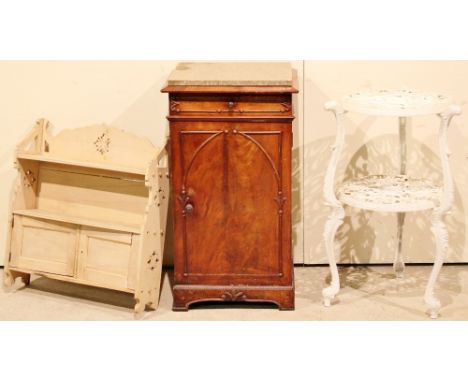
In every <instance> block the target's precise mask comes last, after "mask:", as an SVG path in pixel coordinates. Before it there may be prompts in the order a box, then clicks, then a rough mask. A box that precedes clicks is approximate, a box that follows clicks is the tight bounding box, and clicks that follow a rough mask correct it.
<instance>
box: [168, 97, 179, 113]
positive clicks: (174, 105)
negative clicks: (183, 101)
mask: <svg viewBox="0 0 468 382" xmlns="http://www.w3.org/2000/svg"><path fill="white" fill-rule="evenodd" d="M179 105H180V102H177V101H172V100H171V102H170V106H169V109H170V110H171V111H172V112H175V113H179V112H180V109H179Z"/></svg>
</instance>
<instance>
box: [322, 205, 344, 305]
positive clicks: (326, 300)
mask: <svg viewBox="0 0 468 382" xmlns="http://www.w3.org/2000/svg"><path fill="white" fill-rule="evenodd" d="M344 215H345V213H344V209H343V207H341V206H339V207H334V208H333V211H332V213H331V215H330V217H329V218H328V220H327V222H326V223H325V231H324V233H323V236H324V239H325V248H326V251H327V257H328V263H329V264H330V273H331V283H330V285H329V286H328V287H326V288H324V289H323V290H322V296H323V304H324V305H325V306H330V305H331V302H332V300H333V299H334V298H335V296H336V294H337V293H338V291H339V290H340V276H339V274H338V267H337V266H336V259H335V249H334V244H335V235H336V231H337V230H338V227H339V226H340V225H341V224H343V219H344Z"/></svg>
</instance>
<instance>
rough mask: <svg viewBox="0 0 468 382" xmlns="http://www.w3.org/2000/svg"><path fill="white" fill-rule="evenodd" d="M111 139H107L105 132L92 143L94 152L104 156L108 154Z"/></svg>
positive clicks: (107, 135)
mask: <svg viewBox="0 0 468 382" xmlns="http://www.w3.org/2000/svg"><path fill="white" fill-rule="evenodd" d="M110 143H111V139H110V137H109V132H108V131H105V132H104V133H102V134H101V135H100V136H99V137H97V139H96V140H95V141H94V146H96V151H97V152H98V153H100V154H101V155H104V154H106V153H108V152H109V148H110Z"/></svg>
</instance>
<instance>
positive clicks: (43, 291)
mask: <svg viewBox="0 0 468 382" xmlns="http://www.w3.org/2000/svg"><path fill="white" fill-rule="evenodd" d="M294 271H295V284H296V309H295V310H294V311H279V310H277V309H276V308H275V307H274V306H270V305H268V304H242V305H233V304H230V305H229V304H224V303H222V304H219V303H205V304H201V305H198V306H195V307H194V308H193V309H190V310H189V311H188V312H173V311H172V310H171V304H172V295H171V286H170V285H171V284H170V280H171V277H172V271H171V270H170V269H165V270H164V271H163V278H164V280H163V285H162V289H161V300H160V304H159V307H158V309H157V310H156V311H148V312H146V313H145V315H144V316H143V318H142V319H143V320H167V321H169V320H430V319H429V317H428V316H427V315H426V314H425V306H424V302H423V298H422V296H423V293H424V288H425V286H426V282H427V279H428V277H429V273H430V271H431V267H430V266H414V265H413V266H411V265H410V266H407V267H406V270H405V276H404V277H403V278H402V279H397V278H395V276H394V274H393V270H392V267H391V266H344V267H340V277H341V280H342V281H341V283H342V288H341V290H340V293H339V295H338V297H337V299H336V301H335V302H334V304H333V305H332V306H331V307H329V308H326V307H324V306H322V304H321V289H322V287H323V286H324V285H325V283H328V281H329V271H328V267H326V266H307V267H302V266H298V267H295V270H294ZM0 272H1V278H2V279H3V269H1V271H0ZM436 295H437V297H438V298H439V299H440V300H441V302H442V309H441V315H440V318H439V319H440V320H468V265H446V266H444V268H443V269H442V271H441V274H440V277H439V280H438V283H437V287H436ZM132 304H133V299H132V297H131V296H130V295H128V294H125V293H121V292H115V291H110V290H106V289H100V288H93V287H87V286H82V285H76V284H71V283H65V282H61V281H55V280H50V279H46V278H44V277H33V278H32V280H31V284H30V285H29V286H28V287H21V282H20V281H19V280H17V282H16V285H15V288H13V290H9V291H7V290H5V289H3V288H2V289H1V291H0V320H133V312H132Z"/></svg>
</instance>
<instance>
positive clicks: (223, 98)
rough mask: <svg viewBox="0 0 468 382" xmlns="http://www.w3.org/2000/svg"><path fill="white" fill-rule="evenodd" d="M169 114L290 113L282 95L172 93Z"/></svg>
mask: <svg viewBox="0 0 468 382" xmlns="http://www.w3.org/2000/svg"><path fill="white" fill-rule="evenodd" d="M169 113H170V115H217V116H221V115H222V116H229V115H233V116H239V115H246V116H248V115H280V116H283V115H284V116H289V115H292V107H291V101H290V97H288V96H282V95H253V94H249V95H233V94H203V95H199V94H196V95H191V94H183V95H173V96H172V97H171V99H170V104H169Z"/></svg>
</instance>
